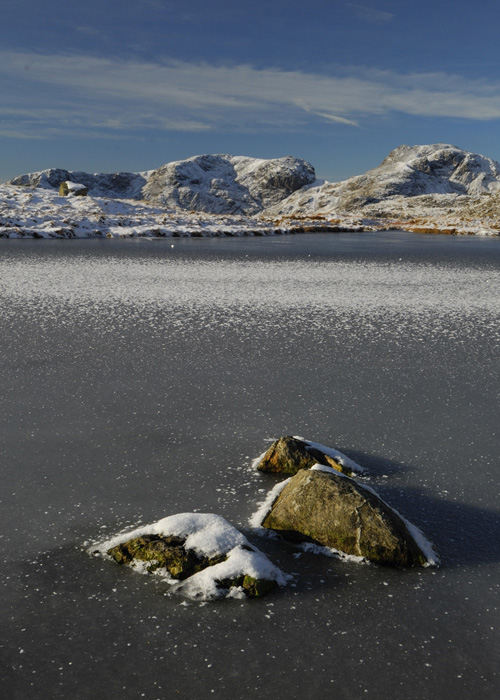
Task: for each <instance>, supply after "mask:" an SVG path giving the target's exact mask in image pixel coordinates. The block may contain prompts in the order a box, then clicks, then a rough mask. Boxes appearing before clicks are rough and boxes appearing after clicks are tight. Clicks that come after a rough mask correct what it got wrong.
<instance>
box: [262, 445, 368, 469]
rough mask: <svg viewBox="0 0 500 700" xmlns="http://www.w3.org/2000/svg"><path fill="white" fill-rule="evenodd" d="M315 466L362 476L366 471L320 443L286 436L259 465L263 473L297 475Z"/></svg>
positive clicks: (264, 456) (271, 448) (269, 450)
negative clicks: (318, 465)
mask: <svg viewBox="0 0 500 700" xmlns="http://www.w3.org/2000/svg"><path fill="white" fill-rule="evenodd" d="M314 464H322V465H324V466H327V467H331V468H332V469H335V470H336V471H338V472H341V473H342V474H347V475H349V476H352V475H354V474H361V473H363V472H364V469H363V468H362V467H360V466H359V465H357V464H356V463H355V462H353V461H352V460H350V459H348V458H347V457H345V455H343V454H342V453H341V452H338V451H337V450H333V449H332V448H328V447H325V446H324V445H320V444H319V443H314V442H309V441H308V440H301V439H300V438H296V437H292V436H290V435H286V436H285V437H280V438H278V440H276V441H275V442H273V444H272V445H271V447H270V448H269V449H268V450H267V452H266V453H265V454H264V455H263V457H262V459H261V460H260V462H259V463H258V465H257V469H258V470H259V471H261V472H270V473H274V474H287V475H289V474H296V473H297V472H298V471H299V470H300V469H310V467H312V466H313V465H314Z"/></svg>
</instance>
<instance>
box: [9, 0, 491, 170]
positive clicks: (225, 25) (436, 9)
mask: <svg viewBox="0 0 500 700" xmlns="http://www.w3.org/2000/svg"><path fill="white" fill-rule="evenodd" d="M499 25H500V5H499V3H498V0H476V2H475V3H471V2H470V0H467V1H466V0H453V1H452V0H433V1H432V2H431V1H429V0H420V2H415V0H411V1H407V0H375V1H373V2H370V1H369V0H360V2H350V1H349V0H304V1H303V2H298V1H296V0H283V1H277V0H265V1H264V0H252V2H246V0H241V1H240V2H236V0H231V1H228V0H204V1H202V0H189V1H188V2H185V3H182V2H181V1H180V0H176V1H175V2H173V1H170V0H99V1H97V0H66V1H65V2H64V1H61V0H57V2H56V0H43V1H42V0H2V18H1V25H0V90H1V95H2V97H1V100H0V180H6V179H8V178H11V177H13V176H15V175H18V174H21V173H24V172H29V171H34V170H40V169H44V168H49V167H64V168H68V169H70V170H87V171H91V172H115V171H120V170H128V171H140V170H146V169H151V168H155V167H158V166H160V165H162V164H163V163H166V162H168V161H171V160H178V159H181V158H185V157H188V156H191V155H196V154H198V153H231V154H235V155H250V156H255V157H261V158H272V157H278V156H284V155H295V156H299V157H302V158H305V159H306V160H308V161H310V162H311V163H312V164H313V165H314V166H315V168H316V172H317V175H318V177H324V178H327V179H330V180H338V179H343V178H345V177H349V176H351V175H356V174H359V173H361V172H364V171H365V170H367V169H369V168H371V167H375V166H376V165H378V164H379V163H380V161H381V160H383V158H384V157H385V156H386V155H387V153H388V152H389V151H390V150H391V149H392V148H395V147H396V146H398V145H400V144H402V143H406V144H417V143H437V142H446V143H453V144H454V145H456V146H459V147H461V148H465V149H466V150H470V151H475V152H479V153H483V154H484V155H488V156H491V157H493V158H495V159H498V160H500V139H499V138H498V133H499V126H500V67H499V66H500V61H499V59H498V35H499Z"/></svg>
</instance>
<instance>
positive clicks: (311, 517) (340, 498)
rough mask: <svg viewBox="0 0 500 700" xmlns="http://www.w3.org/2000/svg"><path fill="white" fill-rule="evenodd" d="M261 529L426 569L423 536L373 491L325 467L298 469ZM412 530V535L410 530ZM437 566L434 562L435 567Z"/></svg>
mask: <svg viewBox="0 0 500 700" xmlns="http://www.w3.org/2000/svg"><path fill="white" fill-rule="evenodd" d="M261 524H262V526H263V527H265V528H269V529H271V530H278V531H280V532H282V534H284V535H285V536H289V537H291V538H293V539H299V540H300V539H306V540H310V541H313V542H316V543H318V544H321V545H323V546H325V547H330V548H332V549H336V550H339V551H341V552H344V553H345V554H350V555H355V556H359V557H365V558H366V559H369V560H370V561H373V562H376V563H377V564H385V565H391V566H425V565H428V564H429V563H431V560H430V558H429V552H431V551H432V548H431V547H430V544H429V543H426V545H428V547H427V548H428V550H429V552H425V551H424V549H426V546H425V545H421V544H418V543H417V541H416V539H415V537H414V535H416V536H417V537H418V538H419V540H420V541H421V542H422V541H423V542H426V541H425V538H423V535H422V534H421V533H420V532H419V531H418V530H417V529H416V528H415V527H414V526H412V525H411V524H410V523H408V522H407V521H405V520H403V518H402V517H401V516H400V515H399V514H398V513H396V512H395V511H394V510H393V509H392V508H390V507H389V506H388V505H387V504H386V503H385V502H384V501H383V500H382V499H381V498H380V497H379V496H378V495H377V494H376V493H375V492H374V491H373V490H372V489H370V488H367V487H364V486H361V485H360V484H359V483H357V482H355V481H354V480H352V479H350V478H349V477H346V476H342V475H340V474H338V473H336V472H335V471H333V470H332V469H329V468H328V467H313V469H310V470H301V471H299V472H298V473H297V474H296V475H295V476H294V477H292V478H291V479H290V480H289V481H288V483H287V484H286V485H285V487H284V488H283V489H282V491H281V492H280V494H279V496H278V497H277V499H276V500H275V502H274V504H273V505H272V507H271V509H270V511H269V512H268V513H267V515H266V516H265V517H264V519H263V521H262V523H261ZM410 530H412V532H411V531H410ZM434 563H435V562H434Z"/></svg>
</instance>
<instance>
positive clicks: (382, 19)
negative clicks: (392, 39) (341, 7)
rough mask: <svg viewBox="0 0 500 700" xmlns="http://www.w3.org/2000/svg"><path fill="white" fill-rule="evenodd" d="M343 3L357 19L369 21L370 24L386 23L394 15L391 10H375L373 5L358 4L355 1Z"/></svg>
mask: <svg viewBox="0 0 500 700" xmlns="http://www.w3.org/2000/svg"><path fill="white" fill-rule="evenodd" d="M345 4H346V6H347V7H349V8H351V9H352V10H354V13H355V14H356V16H357V17H358V18H359V19H362V20H364V21H365V22H369V23H370V24H387V22H390V21H391V20H392V19H394V17H395V15H394V14H393V13H392V12H385V11H384V10H376V9H375V8H373V7H367V6H366V5H360V4H359V3H357V2H346V3H345Z"/></svg>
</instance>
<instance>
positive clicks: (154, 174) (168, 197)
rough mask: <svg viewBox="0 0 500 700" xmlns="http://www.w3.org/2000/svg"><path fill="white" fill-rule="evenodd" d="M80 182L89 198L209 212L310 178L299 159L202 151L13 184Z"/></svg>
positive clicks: (270, 200) (255, 200)
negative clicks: (140, 167)
mask: <svg viewBox="0 0 500 700" xmlns="http://www.w3.org/2000/svg"><path fill="white" fill-rule="evenodd" d="M67 180H69V181H71V182H76V183H80V184H82V185H84V186H85V187H86V188H87V190H88V193H89V194H90V195H91V196H94V197H108V198H113V199H116V198H119V199H145V200H147V201H150V202H152V203H154V204H160V205H163V206H166V207H168V208H175V209H184V210H190V211H198V212H207V213H213V214H247V215H248V214H257V213H259V212H261V211H262V210H263V209H265V208H267V207H270V206H273V205H276V204H278V203H279V202H281V201H282V200H283V199H285V198H286V197H288V196H289V195H290V194H292V193H293V192H295V191H296V190H298V189H300V188H301V187H303V186H304V185H307V184H310V183H312V182H314V180H315V173H314V168H313V167H312V165H310V164H309V163H307V162H306V161H304V160H301V159H300V158H292V157H291V156H288V157H285V158H273V159H270V160H264V159H259V158H249V157H246V156H229V155H202V156H194V157H192V158H187V159H186V160H180V161H176V162H172V163H167V164H166V165H163V166H162V167H160V168H157V169H156V170H150V171H146V172H142V173H113V174H94V175H91V174H89V173H84V172H77V171H72V172H71V171H67V170H61V169H50V170H43V171H41V172H37V173H30V174H27V175H21V176H19V177H16V178H14V179H13V180H11V181H10V183H9V184H12V185H24V186H30V187H40V188H46V189H47V188H49V189H52V188H56V189H57V188H58V187H59V185H60V183H61V182H63V181H67Z"/></svg>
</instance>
